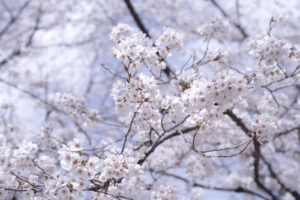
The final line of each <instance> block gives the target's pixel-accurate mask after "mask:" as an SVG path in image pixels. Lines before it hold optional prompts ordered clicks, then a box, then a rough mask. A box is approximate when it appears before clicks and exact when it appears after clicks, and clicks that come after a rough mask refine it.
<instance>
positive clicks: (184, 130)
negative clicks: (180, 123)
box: [137, 126, 199, 165]
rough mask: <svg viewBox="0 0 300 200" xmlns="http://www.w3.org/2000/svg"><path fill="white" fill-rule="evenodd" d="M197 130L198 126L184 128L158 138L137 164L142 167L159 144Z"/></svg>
mask: <svg viewBox="0 0 300 200" xmlns="http://www.w3.org/2000/svg"><path fill="white" fill-rule="evenodd" d="M198 128H199V127H198V126H194V127H190V128H185V129H183V130H181V131H175V132H174V133H171V134H169V135H166V136H164V137H161V138H159V139H158V140H157V141H156V142H155V143H154V144H153V145H152V147H151V148H150V149H149V150H148V151H146V152H145V155H144V157H143V158H141V159H140V160H139V161H138V162H137V163H138V164H139V165H142V164H143V163H144V162H145V160H146V159H147V158H148V156H150V154H152V153H153V152H154V151H155V149H156V148H157V147H158V146H159V145H160V144H162V143H164V142H165V141H166V140H168V139H170V138H173V137H175V136H178V135H181V134H185V133H189V132H191V131H194V130H197V129H198Z"/></svg>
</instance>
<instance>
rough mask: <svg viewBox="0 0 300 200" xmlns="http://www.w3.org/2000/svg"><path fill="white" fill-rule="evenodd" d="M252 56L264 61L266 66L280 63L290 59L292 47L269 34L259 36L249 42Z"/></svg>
mask: <svg viewBox="0 0 300 200" xmlns="http://www.w3.org/2000/svg"><path fill="white" fill-rule="evenodd" d="M249 48H250V51H249V52H250V54H252V55H254V56H256V57H258V58H259V59H262V60H264V61H265V62H266V64H273V63H279V62H281V61H283V60H284V59H286V58H288V57H289V56H290V53H291V46H290V45H289V44H288V43H286V42H284V41H282V40H279V39H277V38H276V37H274V36H273V35H268V34H257V35H255V36H253V37H252V38H251V39H250V40H249Z"/></svg>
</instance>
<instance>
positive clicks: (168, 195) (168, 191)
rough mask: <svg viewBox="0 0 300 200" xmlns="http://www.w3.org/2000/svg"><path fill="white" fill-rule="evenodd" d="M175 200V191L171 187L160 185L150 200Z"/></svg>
mask: <svg viewBox="0 0 300 200" xmlns="http://www.w3.org/2000/svg"><path fill="white" fill-rule="evenodd" d="M175 199H177V190H176V188H174V187H172V186H169V185H167V186H164V185H161V186H160V187H159V190H158V191H154V192H152V194H151V200H175Z"/></svg>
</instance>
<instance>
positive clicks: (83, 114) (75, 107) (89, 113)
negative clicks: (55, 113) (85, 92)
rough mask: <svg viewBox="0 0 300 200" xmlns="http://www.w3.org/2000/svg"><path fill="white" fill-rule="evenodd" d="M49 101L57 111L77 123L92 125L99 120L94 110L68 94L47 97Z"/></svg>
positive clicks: (81, 100) (82, 100)
mask: <svg viewBox="0 0 300 200" xmlns="http://www.w3.org/2000/svg"><path fill="white" fill-rule="evenodd" d="M49 101H50V102H51V103H52V104H53V105H54V106H56V107H57V108H58V109H61V110H62V111H64V112H66V113H67V114H68V115H70V116H71V117H72V118H73V119H75V120H78V121H79V122H83V123H84V124H86V123H92V122H95V121H98V120H100V116H99V113H98V111H97V110H96V109H89V108H88V107H87V105H86V103H85V101H84V99H80V98H78V97H75V96H73V95H72V94H69V93H55V94H50V95H49Z"/></svg>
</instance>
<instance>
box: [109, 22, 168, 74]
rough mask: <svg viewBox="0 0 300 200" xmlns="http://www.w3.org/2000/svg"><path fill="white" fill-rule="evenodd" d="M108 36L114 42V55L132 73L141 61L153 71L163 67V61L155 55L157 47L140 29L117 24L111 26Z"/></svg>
mask: <svg viewBox="0 0 300 200" xmlns="http://www.w3.org/2000/svg"><path fill="white" fill-rule="evenodd" d="M110 38H111V40H112V41H114V42H115V44H116V46H115V47H114V48H113V53H114V55H115V56H116V58H118V59H119V60H120V61H122V62H123V63H124V64H125V66H126V68H127V70H128V71H129V72H130V73H132V74H134V73H135V72H136V71H137V70H138V69H139V67H140V65H141V63H142V62H144V63H146V64H147V65H148V66H149V67H150V68H152V69H154V70H155V71H160V70H161V69H164V68H165V63H164V62H163V61H161V59H160V58H159V56H158V55H157V48H156V47H154V46H153V42H152V41H151V39H149V38H147V37H146V35H145V34H143V33H142V32H141V31H139V30H136V29H133V28H131V27H130V26H128V25H125V24H119V25H118V26H116V27H114V28H113V30H112V32H111V34H110Z"/></svg>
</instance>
